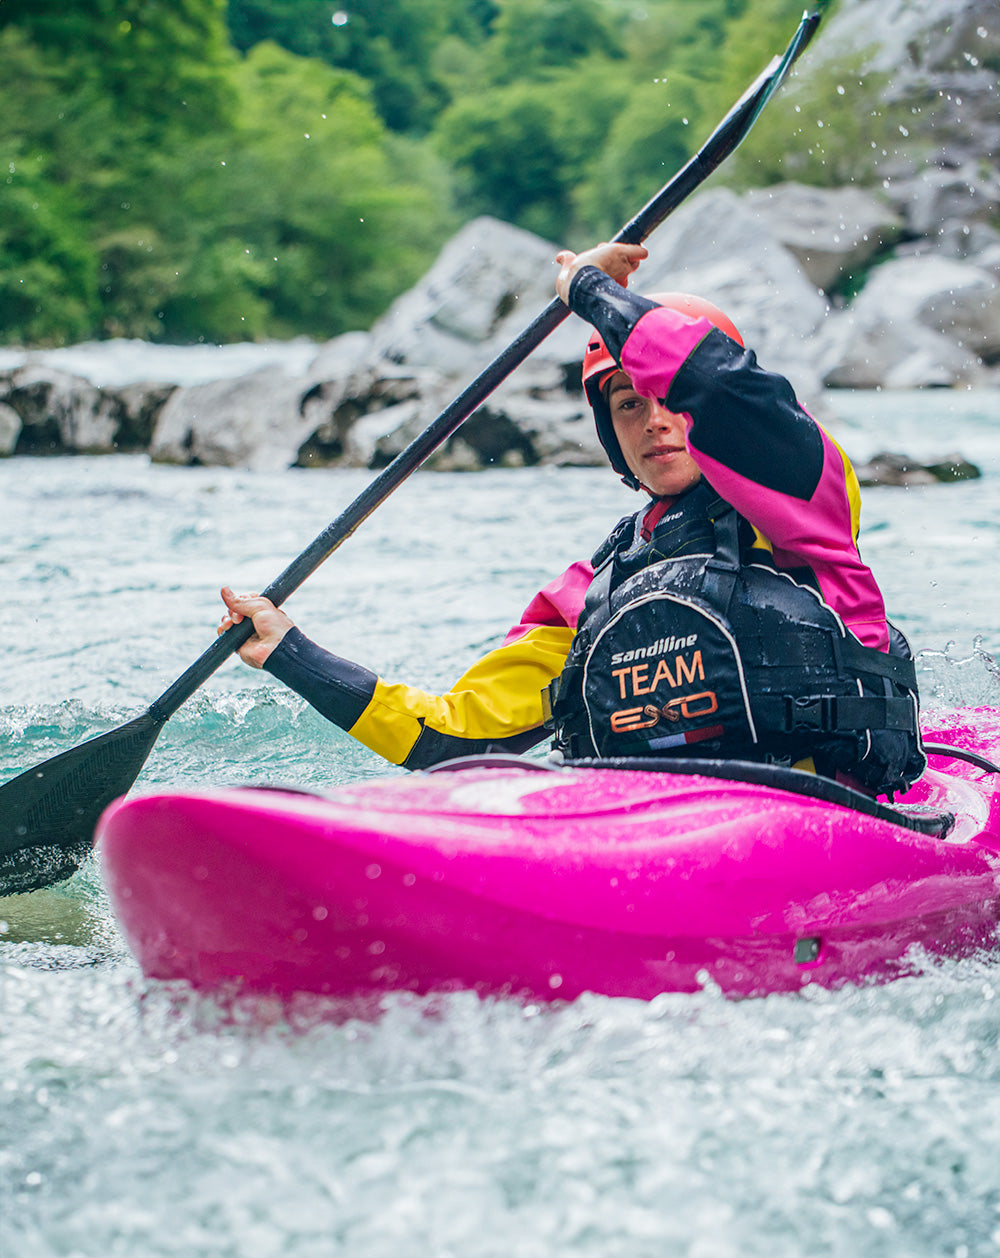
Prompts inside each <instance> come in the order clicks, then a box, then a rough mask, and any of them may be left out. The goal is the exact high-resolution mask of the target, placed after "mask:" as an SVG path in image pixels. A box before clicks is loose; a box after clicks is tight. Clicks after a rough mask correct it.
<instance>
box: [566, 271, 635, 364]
mask: <svg viewBox="0 0 1000 1258" xmlns="http://www.w3.org/2000/svg"><path fill="white" fill-rule="evenodd" d="M568 304H569V308H570V310H572V311H573V313H574V314H576V315H579V316H580V318H581V319H585V320H586V321H587V322H588V323H590V324H592V325H593V326H594V327H595V328H596V329H597V330H598V332H600V334H601V337H602V338H603V340H604V344H605V345H606V346H607V347H608V350H609V351H610V352H611V354H612V356H613V357H614V358H615V360H616V362H619V363H620V362H621V360H622V350H623V349H624V347H625V342H626V341H627V340H628V338H629V336H630V335H631V332H632V329H633V328H634V327H635V325H636V324H637V323H638V322H639V320H640V319H641V318H642V316H643V315H644V314H646V313H647V311H650V310H655V309H656V308H657V303H656V302H655V301H650V300H649V298H648V297H640V296H639V294H638V293H633V292H631V291H630V290H629V289H627V288H622V286H621V284H619V283H618V281H617V280H613V279H612V278H611V276H610V275H606V274H605V273H604V272H603V271H602V270H600V268H599V267H596V266H584V267H581V268H580V270H579V271H577V273H576V274H575V275H574V276H573V279H572V280H571V281H570V286H569V303H568Z"/></svg>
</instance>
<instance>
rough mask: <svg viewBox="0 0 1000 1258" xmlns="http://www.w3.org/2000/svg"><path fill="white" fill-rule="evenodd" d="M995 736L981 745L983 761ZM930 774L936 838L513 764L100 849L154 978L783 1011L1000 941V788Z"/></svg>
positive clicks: (862, 819) (987, 781) (763, 791)
mask: <svg viewBox="0 0 1000 1258" xmlns="http://www.w3.org/2000/svg"><path fill="white" fill-rule="evenodd" d="M981 724H982V723H981V722H980V727H979V728H977V729H976V730H974V731H969V730H966V731H965V738H966V741H969V739H970V738H972V737H973V735H975V739H974V741H975V744H976V746H977V747H978V748H979V750H980V751H982V750H984V739H983V737H982V728H981ZM948 733H950V734H951V735H952V736H954V737H953V739H949V741H954V745H955V746H956V747H958V746H960V745H961V738H962V730H961V729H958V728H953V729H951V730H950V731H948ZM997 741H1000V739H998V740H997ZM985 742H989V740H988V739H987V740H985ZM933 759H934V766H933V767H932V768H930V769H929V770H928V771H927V773H926V774H925V775H924V777H923V778H922V779H921V780H920V782H919V783H917V784H916V786H915V787H914V788H913V789H912V790H911V791H910V792H909V793H908V795H907V796H906V797H905V799H904V800H903V801H902V803H903V805H904V806H905V807H915V808H916V809H917V810H918V811H921V812H923V813H924V814H925V816H931V817H934V818H936V819H937V820H936V821H935V822H934V825H935V826H936V833H931V834H922V833H919V832H917V831H915V830H913V829H909V828H905V827H904V826H903V825H902V824H899V822H898V821H894V820H890V819H888V818H887V817H886V816H880V815H871V814H866V813H863V812H859V811H857V810H856V809H854V808H852V807H849V806H847V805H846V804H844V803H836V802H830V801H829V800H828V799H823V798H815V797H812V796H810V795H808V794H795V793H792V792H791V791H789V790H782V789H779V788H776V787H773V786H768V785H763V784H761V783H760V782H749V781H736V780H732V779H720V778H718V777H710V776H706V775H704V774H700V773H696V772H691V771H680V770H679V769H678V767H677V765H676V764H673V765H672V766H671V769H670V772H668V773H664V772H655V771H648V770H644V769H634V768H629V769H621V770H619V769H614V770H613V769H608V768H594V767H579V766H570V767H565V768H559V769H555V770H544V769H542V768H541V767H540V766H538V765H537V764H531V763H530V762H519V761H518V762H513V763H512V762H511V761H509V760H508V761H505V762H502V763H499V764H496V765H494V766H493V767H484V766H481V765H473V766H472V767H465V768H462V767H450V768H449V767H446V768H445V769H443V770H437V771H434V772H431V773H418V774H411V775H405V776H394V777H387V778H384V779H379V780H376V781H368V782H363V783H356V784H353V785H350V786H346V787H343V788H340V789H338V790H335V791H332V792H331V793H330V794H329V795H326V796H314V795H308V794H303V793H299V792H292V791H281V790H269V789H265V790H261V789H254V788H244V789H241V788H235V789H225V790H216V791H201V792H191V793H174V792H172V793H168V794H151V795H147V796H139V797H136V798H130V799H127V800H124V801H119V802H118V803H116V804H114V805H112V806H111V808H110V809H108V810H107V812H106V813H105V815H104V817H103V819H102V821H101V824H100V826H99V827H98V850H99V852H100V858H101V861H102V865H103V870H104V876H105V880H106V882H107V885H108V890H109V894H110V897H111V900H112V904H113V906H114V909H115V912H116V914H117V916H118V918H119V920H120V922H121V925H122V928H123V930H124V933H125V935H126V938H127V940H128V942H129V945H130V947H131V948H132V950H133V952H134V953H135V955H136V956H137V958H138V960H139V962H140V964H141V965H142V968H143V970H144V972H145V973H146V974H147V975H149V976H151V977H154V978H161V979H173V978H182V979H187V980H189V981H190V982H192V983H194V984H195V985H197V986H200V987H207V988H211V987H218V986H220V985H228V984H237V985H239V986H241V987H243V988H246V989H249V990H254V991H268V992H276V993H279V994H287V993H290V992H293V991H301V990H305V991H313V992H324V993H329V994H333V995H351V994H355V993H360V992H371V991H385V990H393V989H404V990H410V991H416V992H428V991H439V990H448V989H452V988H473V989H475V990H478V991H480V992H482V993H484V994H485V993H495V994H511V995H522V996H525V997H528V998H531V999H572V998H573V997H575V996H577V995H579V994H580V993H582V992H584V991H594V992H599V993H604V994H607V995H618V996H630V997H637V998H641V999H648V998H650V997H652V996H654V995H656V994H658V993H659V992H662V991H692V990H696V989H698V988H700V987H702V986H703V985H704V983H705V982H706V981H708V980H711V981H713V982H715V983H716V984H718V986H719V987H720V988H722V989H723V990H724V991H726V992H727V993H730V994H733V995H750V994H755V993H763V992H769V991H789V990H796V989H798V988H800V987H801V986H803V985H804V984H805V983H809V982H818V983H822V984H824V985H834V984H838V983H841V982H845V981H860V980H864V979H868V978H875V977H885V976H891V975H892V974H897V973H901V972H903V971H904V970H905V969H906V968H907V966H908V965H909V964H910V962H909V961H908V959H907V954H908V952H909V951H910V950H911V949H912V948H913V947H914V946H915V945H916V946H919V947H922V948H924V949H927V950H928V951H930V952H932V953H935V954H944V955H959V954H962V953H966V952H968V951H970V950H974V949H978V948H983V947H991V946H993V945H994V944H995V942H996V923H997V918H998V913H1000V884H998V869H1000V861H998V856H997V853H998V851H1000V803H998V800H997V797H996V794H995V789H994V788H995V786H996V784H997V781H998V779H997V777H996V775H993V774H991V773H990V772H989V771H988V770H986V769H984V768H981V767H979V766H977V765H974V764H970V763H968V762H967V761H963V760H961V759H958V758H952V757H946V756H943V755H941V756H935V757H934V758H933ZM758 767H759V766H758ZM800 776H801V775H800ZM882 811H883V812H886V811H887V810H885V809H883V810H882ZM944 814H947V815H949V817H950V818H953V824H950V825H949V824H947V823H946V822H944V821H942V815H944ZM931 828H934V827H933V826H932V827H931ZM945 831H946V833H943V832H945ZM942 833H943V837H941V835H942Z"/></svg>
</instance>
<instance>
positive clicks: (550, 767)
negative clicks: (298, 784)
mask: <svg viewBox="0 0 1000 1258" xmlns="http://www.w3.org/2000/svg"><path fill="white" fill-rule="evenodd" d="M933 754H936V755H937V754H940V755H953V756H954V757H955V758H956V759H964V758H965V757H964V756H963V754H962V753H961V751H960V750H958V749H957V748H943V747H942V748H938V747H936V746H935V748H934V752H933ZM980 759H981V758H980ZM974 763H976V764H977V767H979V768H984V767H986V766H985V765H984V764H982V763H980V762H979V761H978V760H977V761H975V762H974ZM503 768H518V769H531V770H541V771H543V772H552V771H556V772H558V771H560V770H562V769H612V770H618V771H627V770H632V771H633V772H637V773H668V774H669V773H672V774H679V775H685V776H694V777H709V778H721V779H723V780H724V781H729V782H746V783H747V784H749V785H751V786H764V787H769V788H770V789H772V790H776V791H785V792H787V793H788V794H791V795H804V796H806V797H807V798H809V799H817V800H820V801H821V802H823V803H826V804H838V805H840V806H841V807H843V808H850V809H852V810H853V811H854V812H858V813H862V814H863V815H865V816H867V817H877V818H878V819H879V820H880V821H888V822H891V823H892V824H893V825H897V826H902V827H904V829H907V830H913V831H915V832H916V833H917V834H924V835H928V836H930V837H932V838H939V839H943V838H945V837H946V836H947V835H948V834H949V832H950V831H951V829H952V828H953V826H954V825H955V817H954V814H953V813H950V812H946V811H944V810H943V809H938V808H933V807H930V806H928V805H924V804H902V805H889V804H882V803H879V801H878V800H877V799H872V798H871V796H870V795H865V794H864V793H863V792H861V791H857V790H854V789H853V788H852V787H850V786H845V785H844V784H843V783H841V782H835V781H833V779H832V778H826V777H821V776H820V775H819V774H816V773H807V772H805V771H804V770H802V769H790V768H786V767H785V766H784V765H777V764H757V763H756V762H754V761H751V760H702V759H697V758H695V757H692V758H690V759H687V758H685V759H676V760H667V759H658V758H655V757H634V758H633V757H625V756H620V757H615V756H612V757H595V758H593V759H574V760H564V759H559V760H557V759H555V758H550V759H548V760H531V759H529V758H528V757H526V756H512V755H509V754H500V753H497V754H491V753H488V752H487V753H483V754H480V755H473V756H459V757H457V758H456V759H454V760H444V761H442V762H441V763H440V764H436V765H433V766H432V767H431V768H429V769H425V770H423V772H426V773H446V772H454V771H456V770H462V769H503ZM996 771H997V772H1000V769H997V770H996Z"/></svg>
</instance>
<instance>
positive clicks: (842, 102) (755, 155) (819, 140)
mask: <svg viewBox="0 0 1000 1258" xmlns="http://www.w3.org/2000/svg"><path fill="white" fill-rule="evenodd" d="M809 56H810V54H809V53H808V52H807V53H806V54H805V55H804V57H803V66H802V69H801V72H800V74H799V76H798V77H797V78H794V79H791V80H790V81H789V83H788V85H787V87H786V88H785V89H784V90H783V91H782V93H781V95H780V96H778V97H777V98H776V99H775V100H774V101H773V102H772V103H771V104H770V105H769V106H768V109H767V112H766V113H765V114H763V115H762V117H761V119H760V121H759V122H758V123H757V125H756V126H755V128H754V130H753V131H752V132H751V133H750V136H749V137H748V139H747V141H746V143H745V144H744V145H743V146H742V147H741V148H740V149H739V150H738V151H737V153H736V154H735V156H734V158H733V160H732V161H731V162H730V163H729V164H728V165H727V167H726V172H725V177H726V179H727V181H728V182H729V183H731V184H733V185H734V186H737V187H753V186H766V185H768V184H771V183H777V182H780V181H782V180H796V181H798V182H799V183H807V184H812V185H814V186H816V187H827V188H836V187H843V186H844V185H846V184H856V185H858V186H864V185H866V184H872V183H875V182H876V181H878V180H879V179H880V178H881V175H880V163H881V162H882V161H884V160H885V159H886V158H887V157H890V156H892V155H893V154H896V153H899V152H901V151H903V150H904V149H905V150H906V151H908V152H910V153H911V154H912V153H913V152H914V151H915V141H914V139H913V138H911V135H910V132H911V130H912V129H915V125H916V124H915V117H916V116H917V114H918V113H919V114H921V115H922V116H923V126H927V125H928V122H929V120H930V119H931V118H932V116H933V113H934V110H935V106H934V104H933V102H932V103H929V104H927V105H925V106H922V107H920V109H919V110H918V109H917V107H916V106H913V105H910V104H902V103H899V104H896V105H891V104H887V103H886V88H887V86H888V76H887V75H885V74H876V73H874V72H871V71H865V70H864V63H865V60H866V54H865V52H864V51H863V50H862V51H860V52H858V53H856V54H855V55H854V56H853V57H852V58H850V59H847V60H844V61H841V62H839V63H838V64H837V65H836V66H830V65H822V64H820V65H813V64H810V62H809V60H808V58H809Z"/></svg>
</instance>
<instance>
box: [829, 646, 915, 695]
mask: <svg viewBox="0 0 1000 1258" xmlns="http://www.w3.org/2000/svg"><path fill="white" fill-rule="evenodd" d="M840 655H841V659H842V660H843V661H844V663H845V664H846V665H847V667H848V668H849V669H850V670H851V671H852V672H854V673H872V674H874V675H875V676H877V677H888V678H889V680H890V681H894V682H895V683H896V684H897V685H898V686H903V687H905V689H907V690H916V688H917V670H916V667H915V665H914V663H913V660H908V659H906V658H905V657H904V656H902V655H888V654H886V652H885V651H879V650H876V649H875V648H874V647H870V646H862V645H861V643H860V642H858V641H857V639H856V638H845V639H844V641H843V642H841V644H840Z"/></svg>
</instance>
